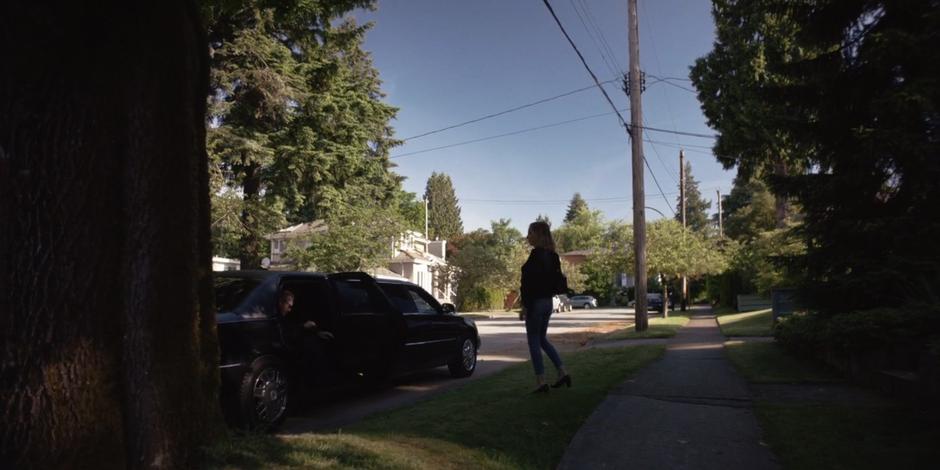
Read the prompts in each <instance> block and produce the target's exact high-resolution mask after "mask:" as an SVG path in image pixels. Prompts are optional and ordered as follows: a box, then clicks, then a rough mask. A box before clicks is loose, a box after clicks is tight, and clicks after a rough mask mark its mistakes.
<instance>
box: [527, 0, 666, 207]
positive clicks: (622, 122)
mask: <svg viewBox="0 0 940 470" xmlns="http://www.w3.org/2000/svg"><path fill="white" fill-rule="evenodd" d="M542 2H543V3H544V4H545V7H546V8H548V12H549V13H551V14H552V18H554V19H555V24H557V25H558V28H559V29H561V33H562V34H564V35H565V39H567V40H568V44H571V48H572V49H574V52H575V53H577V54H578V58H579V59H581V64H582V65H584V68H585V70H587V72H588V74H590V75H591V78H593V79H594V82H595V83H597V89H598V90H600V91H601V93H603V94H604V98H606V99H607V103H608V104H610V107H611V108H613V109H614V112H616V113H617V118H618V119H620V124H621V125H622V126H623V128H624V130H626V131H627V135H629V136H630V138H631V139H632V138H633V132H631V131H630V127H629V126H628V125H627V122H626V121H625V120H624V119H623V116H621V115H620V111H619V110H618V109H617V106H615V105H614V102H613V100H611V99H610V96H608V95H607V91H605V90H604V87H602V86H601V84H600V82H598V80H597V76H596V75H594V72H593V71H591V67H590V66H589V65H588V64H587V61H585V60H584V56H583V55H581V51H579V50H578V46H576V45H575V43H574V41H572V40H571V36H569V35H568V32H567V31H565V27H564V26H563V25H562V24H561V20H559V19H558V15H556V14H555V10H554V9H552V5H551V4H550V3H548V0H542ZM634 78H635V79H639V77H634ZM648 129H650V130H655V129H652V128H648ZM659 131H661V132H669V131H664V130H662V129H660V130H659ZM643 163H645V164H646V168H647V169H648V170H649V172H650V176H652V177H653V182H654V183H656V187H657V188H659V192H660V194H662V195H663V197H665V192H663V187H662V186H660V185H659V180H657V179H656V174H655V173H653V169H652V168H651V167H650V162H649V161H648V160H647V159H646V158H645V157H644V158H643ZM669 210H671V211H672V212H673V215H675V210H674V209H673V208H672V207H671V206H670V207H669Z"/></svg>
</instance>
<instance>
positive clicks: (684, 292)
mask: <svg viewBox="0 0 940 470" xmlns="http://www.w3.org/2000/svg"><path fill="white" fill-rule="evenodd" d="M679 211H680V213H681V214H682V228H685V227H686V223H685V152H684V151H683V150H682V149H679ZM679 297H680V298H679V305H680V309H682V311H683V312H684V311H685V309H686V305H687V304H688V302H687V300H686V299H688V297H689V280H688V278H686V277H685V274H683V275H682V287H681V289H680V292H679Z"/></svg>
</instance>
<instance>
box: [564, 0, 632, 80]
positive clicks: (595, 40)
mask: <svg viewBox="0 0 940 470" xmlns="http://www.w3.org/2000/svg"><path fill="white" fill-rule="evenodd" d="M568 3H570V4H571V8H572V9H574V12H575V14H577V15H578V20H580V21H581V26H584V30H585V31H586V32H587V33H588V37H589V38H591V42H593V43H594V47H596V48H597V51H598V52H599V53H600V55H601V59H602V60H603V61H604V64H605V65H607V70H609V71H610V73H612V74H613V75H621V74H623V71H621V70H620V67H619V64H618V67H614V65H613V62H612V61H611V60H608V58H607V54H605V50H604V46H603V40H602V39H600V38H598V37H596V35H595V33H594V32H593V31H592V29H591V27H589V26H588V22H586V21H585V20H584V17H586V16H587V12H585V14H584V15H581V12H580V11H579V10H578V5H577V4H576V3H575V0H568ZM611 59H613V56H611Z"/></svg>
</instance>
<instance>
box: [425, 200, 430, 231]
mask: <svg viewBox="0 0 940 470" xmlns="http://www.w3.org/2000/svg"><path fill="white" fill-rule="evenodd" d="M424 238H427V239H428V240H430V239H431V234H430V233H428V198H426V197H425V198H424Z"/></svg>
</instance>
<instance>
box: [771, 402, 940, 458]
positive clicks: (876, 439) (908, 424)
mask: <svg viewBox="0 0 940 470" xmlns="http://www.w3.org/2000/svg"><path fill="white" fill-rule="evenodd" d="M754 411H755V412H756V414H757V417H758V420H759V421H760V424H761V427H762V428H763V430H764V440H765V441H766V442H768V443H769V444H770V447H771V448H772V449H773V451H774V453H775V454H776V455H777V457H778V458H779V459H780V461H781V463H782V464H783V467H784V468H789V469H800V470H805V469H868V468H871V469H883V468H904V469H921V468H936V465H937V462H938V461H940V446H938V445H937V443H940V430H938V429H940V426H938V423H937V422H936V421H934V422H930V420H929V419H928V418H924V417H923V416H918V415H916V414H915V413H914V412H913V411H912V410H910V409H905V408H901V407H888V406H851V407H850V406H839V405H835V404H827V405H792V404H787V405H783V404H773V403H759V404H758V405H757V406H756V407H755V410H754ZM934 420H936V418H934Z"/></svg>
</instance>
